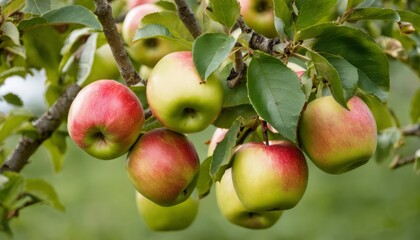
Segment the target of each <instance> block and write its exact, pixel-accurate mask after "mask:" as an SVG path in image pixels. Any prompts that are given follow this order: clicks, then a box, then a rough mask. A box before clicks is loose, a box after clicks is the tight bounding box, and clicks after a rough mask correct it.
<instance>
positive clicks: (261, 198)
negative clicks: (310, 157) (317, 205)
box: [232, 140, 308, 212]
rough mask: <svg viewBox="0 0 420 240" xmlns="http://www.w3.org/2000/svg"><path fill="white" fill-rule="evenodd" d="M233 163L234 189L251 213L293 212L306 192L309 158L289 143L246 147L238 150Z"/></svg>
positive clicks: (275, 142) (281, 142)
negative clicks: (289, 210)
mask: <svg viewBox="0 0 420 240" xmlns="http://www.w3.org/2000/svg"><path fill="white" fill-rule="evenodd" d="M232 161H233V162H232V180H233V185H234V187H235V190H236V193H237V194H238V197H239V199H240V201H241V202H242V204H243V205H244V207H245V208H247V209H249V211H253V212H262V211H271V210H286V209H290V208H293V207H294V206H296V204H297V203H298V202H299V201H300V199H301V198H302V196H303V194H304V192H305V190H306V185H307V183H308V166H307V164H306V160H305V156H304V155H303V153H302V151H301V150H300V149H299V148H297V147H296V146H295V145H293V144H292V143H291V142H289V141H281V140H277V141H270V142H269V145H265V144H264V143H261V142H250V143H245V144H243V145H240V146H239V147H238V148H237V149H236V151H235V153H234V155H233V159H232Z"/></svg>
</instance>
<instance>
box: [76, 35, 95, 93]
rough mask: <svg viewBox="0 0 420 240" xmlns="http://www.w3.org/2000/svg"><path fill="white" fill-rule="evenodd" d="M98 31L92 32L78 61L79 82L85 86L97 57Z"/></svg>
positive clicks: (77, 79)
mask: <svg viewBox="0 0 420 240" xmlns="http://www.w3.org/2000/svg"><path fill="white" fill-rule="evenodd" d="M97 40H98V33H92V34H91V35H90V36H89V38H88V39H87V41H86V43H85V44H84V46H83V51H82V54H81V55H80V59H79V61H77V78H76V81H77V84H79V85H80V86H83V85H84V83H85V81H86V79H88V77H89V74H90V72H91V70H92V65H93V60H94V58H95V50H96V47H97V46H96V44H97Z"/></svg>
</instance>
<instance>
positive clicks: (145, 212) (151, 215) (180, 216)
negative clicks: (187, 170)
mask: <svg viewBox="0 0 420 240" xmlns="http://www.w3.org/2000/svg"><path fill="white" fill-rule="evenodd" d="M136 203H137V209H138V211H139V214H140V216H142V218H143V220H144V221H145V223H146V225H147V226H148V227H149V228H150V229H152V230H154V231H177V230H183V229H185V228H187V227H189V226H190V225H191V224H192V223H193V222H194V220H195V218H196V216H197V213H198V208H199V200H198V199H195V198H193V197H192V196H190V197H189V198H188V199H187V200H185V201H184V202H182V203H179V204H177V205H174V206H170V207H164V206H160V205H158V204H156V203H154V202H152V201H150V200H149V199H147V198H145V197H144V196H143V195H141V194H140V193H139V192H136Z"/></svg>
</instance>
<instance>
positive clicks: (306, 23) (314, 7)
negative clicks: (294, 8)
mask: <svg viewBox="0 0 420 240" xmlns="http://www.w3.org/2000/svg"><path fill="white" fill-rule="evenodd" d="M300 3H301V4H298V3H297V4H296V5H298V10H299V14H298V17H297V21H296V28H297V30H300V29H304V28H307V27H310V26H312V25H315V24H317V23H320V22H323V21H325V20H327V19H328V18H327V17H328V16H329V15H330V13H331V10H332V9H334V6H335V4H336V1H331V0H301V1H300Z"/></svg>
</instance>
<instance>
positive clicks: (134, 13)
mask: <svg viewBox="0 0 420 240" xmlns="http://www.w3.org/2000/svg"><path fill="white" fill-rule="evenodd" d="M160 11H163V9H162V8H161V7H159V6H157V5H156V4H153V3H145V4H142V5H138V6H136V7H134V8H132V9H131V10H130V11H128V13H127V15H126V17H125V19H124V22H123V24H122V29H121V33H122V37H123V39H124V41H125V43H126V44H127V52H128V54H129V56H130V57H131V58H132V59H133V60H134V61H136V62H137V63H139V64H141V65H143V64H144V65H146V66H148V67H153V66H154V65H155V64H156V63H157V62H158V61H159V60H160V59H161V58H162V57H163V56H165V55H166V54H168V53H171V52H175V51H181V50H187V48H186V47H185V46H182V45H180V44H178V43H177V42H175V41H172V40H170V39H166V38H161V37H153V38H147V39H140V40H138V41H133V38H134V35H135V33H136V31H137V29H138V28H139V26H140V25H141V21H142V19H143V18H144V17H145V16H146V15H149V14H152V13H156V12H160Z"/></svg>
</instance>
